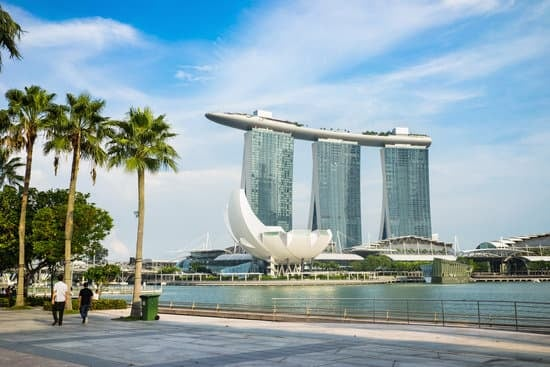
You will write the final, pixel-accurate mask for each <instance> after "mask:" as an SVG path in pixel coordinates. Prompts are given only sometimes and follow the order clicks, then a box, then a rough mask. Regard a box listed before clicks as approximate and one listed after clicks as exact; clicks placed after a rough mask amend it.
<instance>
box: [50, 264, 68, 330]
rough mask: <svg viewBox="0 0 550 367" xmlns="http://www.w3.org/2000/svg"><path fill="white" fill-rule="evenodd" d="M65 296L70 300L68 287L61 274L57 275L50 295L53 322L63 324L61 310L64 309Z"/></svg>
mask: <svg viewBox="0 0 550 367" xmlns="http://www.w3.org/2000/svg"><path fill="white" fill-rule="evenodd" d="M67 298H68V299H69V302H70V300H71V299H70V293H69V287H68V286H67V284H65V283H63V274H59V275H58V276H57V283H55V284H54V286H53V296H52V314H53V324H52V325H55V324H58V325H59V326H61V325H63V312H64V311H65V302H66V301H67Z"/></svg>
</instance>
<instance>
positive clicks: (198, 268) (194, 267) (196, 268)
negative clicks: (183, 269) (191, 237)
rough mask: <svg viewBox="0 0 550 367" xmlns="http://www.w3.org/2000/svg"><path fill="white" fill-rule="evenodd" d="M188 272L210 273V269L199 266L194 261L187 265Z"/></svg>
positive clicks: (199, 264)
mask: <svg viewBox="0 0 550 367" xmlns="http://www.w3.org/2000/svg"><path fill="white" fill-rule="evenodd" d="M189 270H191V272H192V273H211V271H210V269H208V268H207V267H206V265H204V264H201V263H200V262H198V261H194V262H192V263H191V264H190V265H189Z"/></svg>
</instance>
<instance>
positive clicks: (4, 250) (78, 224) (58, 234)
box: [0, 186, 113, 284]
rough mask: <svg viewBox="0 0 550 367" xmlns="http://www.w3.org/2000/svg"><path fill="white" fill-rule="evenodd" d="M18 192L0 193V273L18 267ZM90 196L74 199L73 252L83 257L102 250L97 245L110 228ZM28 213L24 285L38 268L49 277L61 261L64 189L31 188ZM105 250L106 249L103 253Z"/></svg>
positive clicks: (7, 189) (8, 188) (7, 188)
mask: <svg viewBox="0 0 550 367" xmlns="http://www.w3.org/2000/svg"><path fill="white" fill-rule="evenodd" d="M21 194H22V193H21V192H17V191H16V190H15V188H13V187H11V186H5V187H4V188H3V190H2V191H0V210H1V212H2V215H0V270H6V269H10V268H14V267H15V266H16V265H17V252H16V251H17V226H18V218H19V212H20V209H19V208H20V205H21ZM88 199H89V195H88V194H86V195H85V194H81V193H77V194H76V198H75V212H74V218H75V220H74V223H75V226H74V234H73V241H72V243H71V245H72V249H71V251H72V253H73V255H74V256H75V257H78V256H85V255H86V254H87V253H90V251H92V250H93V249H95V250H96V251H101V250H100V249H98V248H99V247H102V246H101V244H100V242H101V240H103V239H104V238H105V237H106V236H107V235H108V234H109V231H110V230H111V228H112V227H113V220H112V218H111V217H110V216H109V214H108V213H107V212H106V211H104V210H102V209H100V208H97V207H96V206H95V205H94V204H93V203H89V202H88ZM28 204H29V205H28V210H27V223H28V225H27V226H26V230H27V233H26V236H25V239H26V241H25V242H26V250H25V255H26V259H25V264H26V275H25V277H26V278H25V281H24V283H25V284H28V280H29V279H31V278H32V277H33V276H34V275H35V274H37V273H38V272H39V271H40V270H41V269H43V268H48V269H50V272H51V274H54V272H55V271H56V270H57V265H58V264H59V263H61V262H62V261H63V258H64V228H65V213H66V211H67V190H49V191H44V192H41V191H38V190H36V189H30V191H29V202H28ZM105 251H106V250H105Z"/></svg>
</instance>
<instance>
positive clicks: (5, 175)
mask: <svg viewBox="0 0 550 367" xmlns="http://www.w3.org/2000/svg"><path fill="white" fill-rule="evenodd" d="M24 165H25V164H23V163H21V158H19V157H13V158H11V159H10V154H9V151H8V150H7V149H3V148H2V147H0V188H1V187H2V186H4V185H5V184H9V185H12V186H16V187H20V186H21V183H22V182H23V176H21V175H18V174H17V169H18V168H20V167H23V166H24Z"/></svg>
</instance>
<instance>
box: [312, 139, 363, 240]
mask: <svg viewBox="0 0 550 367" xmlns="http://www.w3.org/2000/svg"><path fill="white" fill-rule="evenodd" d="M312 148H313V182H312V190H311V192H312V195H311V208H310V216H309V223H310V228H311V229H312V230H315V229H330V230H331V231H332V236H333V241H334V242H335V243H336V245H337V246H340V247H341V248H342V249H346V248H349V247H352V246H356V245H360V244H361V180H360V173H361V148H360V146H359V145H357V144H356V143H351V142H343V141H333V140H319V141H317V142H315V143H313V144H312Z"/></svg>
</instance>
